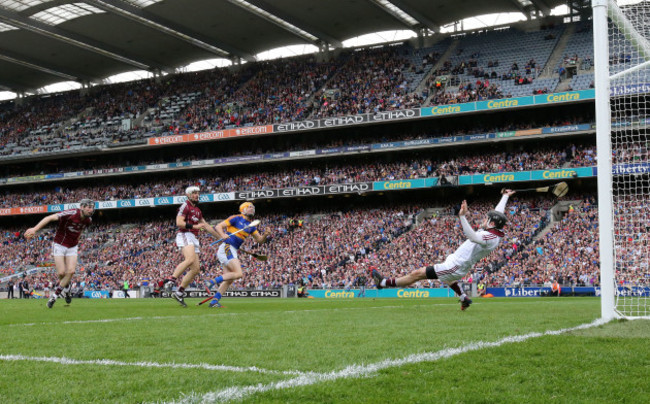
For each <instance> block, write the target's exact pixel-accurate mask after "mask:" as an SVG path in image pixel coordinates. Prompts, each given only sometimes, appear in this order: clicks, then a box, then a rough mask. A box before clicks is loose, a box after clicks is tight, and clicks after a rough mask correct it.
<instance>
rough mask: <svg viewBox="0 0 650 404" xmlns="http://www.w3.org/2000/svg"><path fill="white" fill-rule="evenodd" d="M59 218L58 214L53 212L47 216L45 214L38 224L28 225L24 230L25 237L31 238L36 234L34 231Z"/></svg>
mask: <svg viewBox="0 0 650 404" xmlns="http://www.w3.org/2000/svg"><path fill="white" fill-rule="evenodd" d="M57 220H59V214H58V213H54V214H52V215H49V216H45V217H44V218H43V219H42V220H41V221H40V222H38V224H37V225H36V226H34V227H30V228H29V229H27V230H26V231H25V238H32V237H34V236H35V235H36V232H37V231H39V230H40V229H42V228H43V227H45V226H47V225H48V224H50V223H52V222H56V221H57Z"/></svg>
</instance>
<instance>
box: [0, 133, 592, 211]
mask: <svg viewBox="0 0 650 404" xmlns="http://www.w3.org/2000/svg"><path fill="white" fill-rule="evenodd" d="M593 150H594V147H593V146H592V145H579V146H576V145H571V146H570V147H567V148H566V149H558V148H555V147H552V146H549V147H542V148H539V149H538V150H537V151H535V152H528V151H513V152H490V151H486V150H483V151H475V152H472V153H467V154H465V155H461V156H458V157H454V158H451V159H449V158H447V157H446V156H445V157H439V158H437V159H435V158H409V159H404V160H401V161H400V160H397V161H395V160H393V161H391V162H385V161H378V160H376V159H373V160H372V161H359V162H357V163H350V162H346V163H341V162H339V163H336V164H332V163H330V164H323V163H322V162H320V161H317V162H313V161H309V162H305V163H303V164H298V163H297V164H294V166H293V167H292V168H291V169H289V168H276V169H266V170H264V169H260V168H259V167H251V166H248V167H247V168H236V169H226V173H221V174H217V173H211V174H209V175H205V176H203V177H198V178H197V177H194V178H192V180H191V181H192V182H196V183H198V184H199V185H201V187H202V189H203V192H207V193H217V192H231V191H248V190H264V189H281V188H292V187H304V186H313V185H330V184H345V183H354V182H371V181H392V180H402V179H403V180H406V179H419V178H431V177H440V176H449V175H467V174H483V173H501V172H512V171H529V170H544V169H557V168H562V167H563V166H564V165H565V164H568V165H569V166H571V167H580V166H584V165H593V163H594V162H593V161H592V160H590V159H588V158H585V157H584V156H590V155H593ZM188 181H190V180H189V179H188V178H187V175H186V173H181V175H173V174H172V175H169V176H168V178H167V179H164V178H156V179H152V180H148V181H141V180H140V181H138V182H137V183H135V184H134V180H132V179H129V177H128V176H126V177H113V178H111V181H110V183H101V182H96V183H94V185H91V186H75V185H74V184H75V183H66V186H61V185H51V186H44V185H42V186H39V189H38V190H36V191H34V192H29V193H25V192H24V191H23V190H22V189H17V190H13V191H5V192H4V193H3V200H4V204H5V206H11V207H26V206H40V205H46V204H59V203H69V202H70V201H78V200H81V199H83V198H90V199H93V200H97V201H109V200H119V199H131V198H149V197H161V196H174V195H181V194H182V191H183V190H184V189H185V187H187V185H188Z"/></svg>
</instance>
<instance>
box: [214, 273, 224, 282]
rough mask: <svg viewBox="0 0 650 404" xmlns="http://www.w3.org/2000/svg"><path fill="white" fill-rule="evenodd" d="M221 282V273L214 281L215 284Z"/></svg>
mask: <svg viewBox="0 0 650 404" xmlns="http://www.w3.org/2000/svg"><path fill="white" fill-rule="evenodd" d="M221 282H223V275H219V276H217V277H216V278H214V283H215V284H217V283H221Z"/></svg>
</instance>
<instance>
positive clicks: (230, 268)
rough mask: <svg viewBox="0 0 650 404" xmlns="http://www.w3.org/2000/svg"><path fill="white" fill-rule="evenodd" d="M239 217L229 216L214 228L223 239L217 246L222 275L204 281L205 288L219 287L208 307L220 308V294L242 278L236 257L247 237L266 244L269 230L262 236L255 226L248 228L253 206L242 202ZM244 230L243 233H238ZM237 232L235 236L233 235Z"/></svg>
mask: <svg viewBox="0 0 650 404" xmlns="http://www.w3.org/2000/svg"><path fill="white" fill-rule="evenodd" d="M239 212H240V213H241V214H239V215H233V216H230V217H229V218H228V219H226V220H224V221H223V222H221V223H219V224H218V225H216V226H215V230H216V231H217V233H219V237H221V238H222V239H225V241H224V242H223V243H221V245H220V246H219V250H218V251H217V257H218V258H219V261H220V262H221V265H223V268H224V273H223V275H219V276H217V277H216V278H215V279H211V280H208V281H206V286H208V287H209V288H211V287H212V286H214V285H219V289H218V290H217V292H216V293H215V294H214V299H212V301H211V302H210V307H221V304H220V303H219V300H220V299H221V296H222V293H225V292H226V290H228V288H229V287H230V285H231V284H232V283H233V282H234V281H236V280H237V279H240V278H241V277H242V269H241V262H240V261H239V258H238V257H237V250H239V247H241V245H242V244H243V243H244V241H245V240H246V239H247V238H248V237H251V236H252V237H253V239H255V241H257V242H258V243H259V244H263V243H265V242H266V239H267V238H268V237H269V235H270V234H271V230H270V229H269V228H268V227H267V228H266V230H265V231H264V234H260V233H259V232H258V231H257V227H256V226H251V227H248V226H249V225H250V224H251V221H252V220H253V217H254V216H255V206H254V205H253V204H252V203H250V202H244V203H242V204H241V205H240V206H239ZM242 229H244V230H243V231H240V230H242ZM236 232H238V233H237V234H234V233H236Z"/></svg>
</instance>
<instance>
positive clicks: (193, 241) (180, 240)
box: [176, 231, 201, 254]
mask: <svg viewBox="0 0 650 404" xmlns="http://www.w3.org/2000/svg"><path fill="white" fill-rule="evenodd" d="M176 245H177V246H178V248H180V249H182V248H183V247H185V246H188V245H193V246H194V252H195V253H197V254H198V253H199V252H201V250H200V247H201V244H199V239H198V238H196V236H195V235H194V233H190V232H189V231H188V232H186V233H178V234H176Z"/></svg>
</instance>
